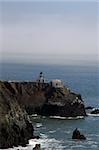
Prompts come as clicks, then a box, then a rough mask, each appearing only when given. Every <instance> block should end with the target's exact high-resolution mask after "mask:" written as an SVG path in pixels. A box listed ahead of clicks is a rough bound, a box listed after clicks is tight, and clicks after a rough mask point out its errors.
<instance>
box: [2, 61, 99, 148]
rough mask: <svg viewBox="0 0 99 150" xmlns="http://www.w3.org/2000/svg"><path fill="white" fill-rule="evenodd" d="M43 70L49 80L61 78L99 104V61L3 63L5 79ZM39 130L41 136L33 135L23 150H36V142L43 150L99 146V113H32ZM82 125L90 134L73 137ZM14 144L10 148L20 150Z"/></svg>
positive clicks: (92, 103)
mask: <svg viewBox="0 0 99 150" xmlns="http://www.w3.org/2000/svg"><path fill="white" fill-rule="evenodd" d="M41 71H42V72H43V74H44V76H45V79H46V81H51V80H52V79H61V80H62V81H63V83H64V85H65V86H67V87H69V88H70V89H71V90H72V91H74V92H76V93H80V94H81V95H82V99H83V100H84V102H85V105H86V106H93V107H97V108H99V66H98V65H93V66H91V65H84V66H83V65H41V64H40V65H36V64H35V65H33V64H11V63H8V64H7V63H5V64H1V65H0V79H2V80H18V81H21V80H22V81H23V80H35V79H37V77H38V75H39V73H40V72H41ZM31 118H32V121H33V125H34V128H35V134H36V135H40V137H41V138H40V139H38V140H36V139H30V141H29V144H28V145H27V147H18V148H19V149H20V150H32V149H33V147H34V145H35V144H36V143H38V144H41V149H42V150H88V149H89V150H99V115H95V116H93V115H91V116H87V117H85V118H68V119H67V118H66V119H64V118H60V117H59V118H55V117H54V118H50V117H40V116H32V117H31ZM76 127H77V128H78V129H79V130H80V131H81V133H83V134H84V135H85V136H86V138H87V139H86V140H85V141H77V140H72V138H71V137H72V132H73V130H74V129H75V128H76ZM18 148H16V147H14V148H13V149H9V150H17V149H18Z"/></svg>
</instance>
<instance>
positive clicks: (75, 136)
mask: <svg viewBox="0 0 99 150" xmlns="http://www.w3.org/2000/svg"><path fill="white" fill-rule="evenodd" d="M72 139H77V140H86V137H85V136H84V135H83V134H81V133H80V131H79V130H78V129H77V128H76V129H75V130H74V131H73V135H72Z"/></svg>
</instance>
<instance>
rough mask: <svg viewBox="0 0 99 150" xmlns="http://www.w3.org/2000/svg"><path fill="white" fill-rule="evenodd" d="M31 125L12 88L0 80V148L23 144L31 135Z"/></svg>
mask: <svg viewBox="0 0 99 150" xmlns="http://www.w3.org/2000/svg"><path fill="white" fill-rule="evenodd" d="M33 131H34V129H33V126H32V123H31V122H30V120H29V118H28V116H27V113H26V111H25V109H23V108H21V107H20V105H19V103H18V101H17V98H16V96H15V93H14V90H13V88H11V87H10V86H9V83H8V82H1V81H0V148H2V149H3V148H10V147H13V146H18V145H22V146H25V145H26V144H27V143H28V140H29V139H30V138H32V137H33Z"/></svg>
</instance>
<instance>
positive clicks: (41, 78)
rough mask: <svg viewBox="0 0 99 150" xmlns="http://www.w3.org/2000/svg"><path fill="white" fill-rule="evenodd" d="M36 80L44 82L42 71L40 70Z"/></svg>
mask: <svg viewBox="0 0 99 150" xmlns="http://www.w3.org/2000/svg"><path fill="white" fill-rule="evenodd" d="M37 82H39V83H44V82H45V78H44V75H43V72H40V74H39V77H38V79H37Z"/></svg>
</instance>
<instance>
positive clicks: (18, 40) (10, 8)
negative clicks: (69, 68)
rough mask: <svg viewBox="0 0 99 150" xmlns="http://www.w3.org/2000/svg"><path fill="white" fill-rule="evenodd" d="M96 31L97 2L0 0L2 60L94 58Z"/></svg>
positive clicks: (90, 59) (52, 61)
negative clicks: (13, 0) (14, 0)
mask: <svg viewBox="0 0 99 150" xmlns="http://www.w3.org/2000/svg"><path fill="white" fill-rule="evenodd" d="M97 32H98V4H97V2H91V1H89V2H88V1H83V2H78V1H74V2H73V1H71V2H67V1H66V2H61V1H58V2H55V1H54V2H52V1H51V2H44V1H42V2H40V1H37V2H33V1H26V0H25V1H17V2H11V1H8V2H7V1H5V2H3V1H0V54H1V57H0V61H2V62H22V63H52V64H53V63H56V64H57V63H64V64H66V63H67V64H68V63H82V62H83V61H85V62H86V61H88V62H95V61H97V56H98V41H97V40H98V34H97Z"/></svg>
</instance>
